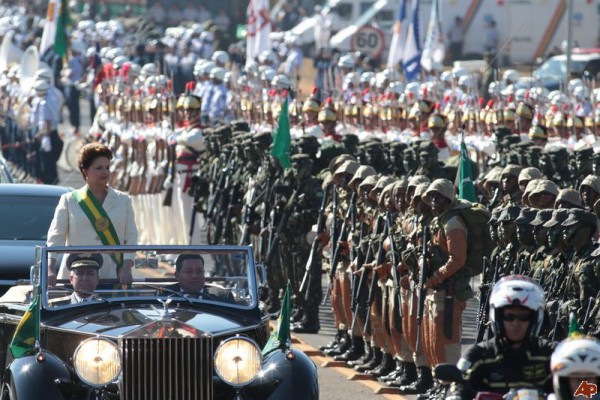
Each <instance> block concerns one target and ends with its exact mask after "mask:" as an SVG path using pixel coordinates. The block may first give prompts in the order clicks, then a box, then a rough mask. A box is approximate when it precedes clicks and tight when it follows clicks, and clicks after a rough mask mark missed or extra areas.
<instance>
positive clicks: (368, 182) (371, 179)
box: [358, 175, 378, 188]
mask: <svg viewBox="0 0 600 400" xmlns="http://www.w3.org/2000/svg"><path fill="white" fill-rule="evenodd" d="M377 181H378V178H377V175H369V176H367V177H366V178H365V179H363V181H362V182H361V183H360V185H358V187H359V188H365V187H366V186H375V184H376V183H377Z"/></svg>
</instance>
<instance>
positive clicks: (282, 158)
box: [271, 96, 292, 169]
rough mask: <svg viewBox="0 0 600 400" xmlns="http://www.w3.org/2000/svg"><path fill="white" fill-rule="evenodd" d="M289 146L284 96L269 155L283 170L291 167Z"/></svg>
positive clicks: (288, 122) (290, 140)
mask: <svg viewBox="0 0 600 400" xmlns="http://www.w3.org/2000/svg"><path fill="white" fill-rule="evenodd" d="M291 144H292V137H291V135H290V117H289V116H288V100H287V96H286V98H285V100H284V101H283V105H282V106H281V113H280V114H279V121H278V123H277V131H275V136H274V137H273V149H271V155H272V156H273V157H275V158H276V159H277V160H278V161H279V164H281V166H282V167H283V169H288V168H289V167H291V166H292V161H291V160H290V146H291Z"/></svg>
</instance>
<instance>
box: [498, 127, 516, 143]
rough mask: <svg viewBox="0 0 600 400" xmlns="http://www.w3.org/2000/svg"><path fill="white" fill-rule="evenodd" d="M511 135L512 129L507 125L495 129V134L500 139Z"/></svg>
mask: <svg viewBox="0 0 600 400" xmlns="http://www.w3.org/2000/svg"><path fill="white" fill-rule="evenodd" d="M510 135H512V131H511V130H510V129H509V128H508V127H506V126H497V127H496V129H494V136H496V138H497V139H498V140H500V139H502V138H504V137H507V136H510Z"/></svg>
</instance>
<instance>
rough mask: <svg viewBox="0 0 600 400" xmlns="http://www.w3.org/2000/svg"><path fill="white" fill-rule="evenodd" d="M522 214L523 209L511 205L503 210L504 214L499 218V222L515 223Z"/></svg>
mask: <svg viewBox="0 0 600 400" xmlns="http://www.w3.org/2000/svg"><path fill="white" fill-rule="evenodd" d="M520 213H521V207H519V206H515V205H511V206H508V207H506V208H505V209H504V210H502V213H501V214H500V216H499V217H498V221H500V222H503V221H514V220H516V219H517V218H518V217H519V214H520Z"/></svg>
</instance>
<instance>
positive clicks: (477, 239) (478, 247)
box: [447, 203, 495, 276]
mask: <svg viewBox="0 0 600 400" xmlns="http://www.w3.org/2000/svg"><path fill="white" fill-rule="evenodd" d="M457 214H458V215H459V216H460V217H461V218H462V219H463V221H464V222H465V224H466V225H467V231H468V235H467V261H466V264H465V267H466V269H467V271H468V272H469V274H470V275H471V276H475V275H479V274H480V273H481V272H482V271H483V257H487V258H488V259H489V257H490V255H491V254H492V250H494V247H495V244H494V242H493V241H492V238H491V237H490V231H489V228H488V223H489V221H490V217H491V215H492V214H491V213H490V212H489V211H488V209H487V208H485V207H484V206H483V205H481V204H479V203H473V205H472V206H471V207H465V208H456V209H453V210H450V211H449V212H448V213H447V215H448V217H447V219H450V218H451V217H452V216H454V215H457Z"/></svg>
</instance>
